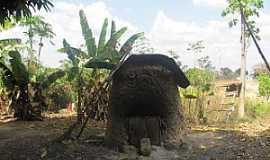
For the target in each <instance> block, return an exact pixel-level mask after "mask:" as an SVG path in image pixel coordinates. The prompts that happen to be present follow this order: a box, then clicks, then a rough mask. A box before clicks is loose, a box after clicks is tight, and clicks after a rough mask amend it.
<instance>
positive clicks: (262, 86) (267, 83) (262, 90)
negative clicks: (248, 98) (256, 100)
mask: <svg viewBox="0 0 270 160" xmlns="http://www.w3.org/2000/svg"><path fill="white" fill-rule="evenodd" d="M257 79H258V81H259V94H260V96H263V97H265V98H266V100H267V101H269V98H270V76H269V75H268V74H260V75H259V76H257Z"/></svg>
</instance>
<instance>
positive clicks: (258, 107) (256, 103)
mask: <svg viewBox="0 0 270 160" xmlns="http://www.w3.org/2000/svg"><path fill="white" fill-rule="evenodd" d="M246 115H247V116H248V117H251V118H257V117H263V116H266V115H270V102H267V101H264V100H260V99H255V100H254V99H252V100H251V99H249V100H247V101H246Z"/></svg>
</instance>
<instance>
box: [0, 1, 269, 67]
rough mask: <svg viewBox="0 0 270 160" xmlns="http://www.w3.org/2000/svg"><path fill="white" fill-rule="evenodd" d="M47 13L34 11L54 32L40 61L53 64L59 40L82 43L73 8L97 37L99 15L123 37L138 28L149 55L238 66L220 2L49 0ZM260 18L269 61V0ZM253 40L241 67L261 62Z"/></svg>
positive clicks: (11, 34) (16, 32)
mask: <svg viewBox="0 0 270 160" xmlns="http://www.w3.org/2000/svg"><path fill="white" fill-rule="evenodd" d="M52 2H53V4H54V8H53V9H52V11H51V12H48V13H47V12H45V11H39V12H37V13H35V14H37V15H41V16H43V17H44V18H45V20H46V21H47V22H49V23H50V24H52V26H53V31H54V32H55V33H56V36H55V38H54V39H52V41H53V42H54V44H55V45H52V44H50V43H49V42H48V41H47V42H46V44H45V45H44V50H43V52H42V55H41V60H42V63H43V64H45V65H47V66H51V67H57V66H59V65H60V62H61V60H63V59H65V58H66V56H65V54H62V53H58V52H57V49H58V48H61V47H62V41H63V39H64V38H65V39H66V40H67V41H68V42H69V43H70V44H71V45H72V46H74V47H79V46H81V45H82V44H83V43H84V40H83V37H82V34H81V28H80V22H79V10H80V9H83V10H84V11H85V13H86V17H87V19H88V22H89V25H90V27H91V28H93V32H94V35H95V36H96V37H98V34H99V32H100V28H101V26H102V23H103V20H104V18H106V17H107V18H108V19H109V20H112V19H113V20H115V21H116V25H117V26H118V28H120V27H123V26H127V27H128V33H127V34H126V36H125V38H126V37H128V36H130V35H132V34H134V33H137V32H144V33H145V36H146V38H147V39H148V40H149V43H150V45H151V46H152V47H153V48H154V49H155V53H161V54H168V51H169V50H173V51H175V53H176V54H177V55H179V57H180V58H179V59H180V61H181V62H182V63H183V64H186V65H189V66H193V65H195V61H196V59H197V58H198V57H202V56H206V55H208V56H209V57H210V60H211V61H212V63H213V65H214V66H215V67H216V68H217V69H218V68H220V67H230V68H232V69H237V68H239V67H240V49H241V46H240V28H239V26H236V27H234V28H229V26H228V21H229V18H223V17H221V12H222V10H223V9H224V8H225V7H226V0H170V1H166V0H147V1H145V0H136V1H127V0H53V1H52ZM264 6H265V7H264V9H263V10H262V11H261V13H260V14H261V16H260V18H259V19H256V20H257V22H258V26H259V27H260V29H261V32H260V36H261V39H262V40H261V41H260V42H259V43H260V44H261V47H262V50H263V51H264V53H265V55H266V57H267V58H268V59H269V60H270V53H269V51H270V2H269V1H266V0H265V5H264ZM22 32H23V28H21V27H15V28H13V29H11V30H8V31H4V32H1V33H0V39H2V38H15V37H16V38H23V39H25V36H24V34H23V33H22ZM199 40H203V44H204V46H205V47H206V48H205V50H204V51H203V52H202V53H200V54H199V55H194V54H191V53H189V52H188V51H187V50H186V49H187V47H188V44H189V43H193V42H196V41H199ZM262 62H263V61H262V60H261V57H260V56H259V54H258V52H257V50H256V48H255V47H254V44H253V43H252V42H251V44H250V47H249V49H248V57H247V67H248V69H249V70H251V69H252V67H253V66H254V65H255V64H258V63H262Z"/></svg>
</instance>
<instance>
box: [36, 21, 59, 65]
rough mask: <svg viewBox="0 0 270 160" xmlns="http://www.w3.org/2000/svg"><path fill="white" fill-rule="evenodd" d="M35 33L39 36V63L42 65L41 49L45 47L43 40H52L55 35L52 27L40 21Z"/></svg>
mask: <svg viewBox="0 0 270 160" xmlns="http://www.w3.org/2000/svg"><path fill="white" fill-rule="evenodd" d="M33 30H34V33H35V34H37V35H38V36H39V44H38V45H39V49H38V61H39V63H40V55H41V49H42V47H43V45H44V44H43V39H44V38H47V39H52V38H53V37H54V36H55V33H54V32H53V31H52V25H51V24H49V23H46V22H44V21H39V22H38V23H37V24H36V26H34V28H33Z"/></svg>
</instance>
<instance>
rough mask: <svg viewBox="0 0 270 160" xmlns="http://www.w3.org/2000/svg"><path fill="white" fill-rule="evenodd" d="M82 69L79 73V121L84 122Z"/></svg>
mask: <svg viewBox="0 0 270 160" xmlns="http://www.w3.org/2000/svg"><path fill="white" fill-rule="evenodd" d="M81 75H82V71H80V73H79V77H78V97H77V98H78V105H77V121H78V122H79V123H81V124H82V119H83V114H82V106H81V105H82V95H81V94H82V85H81V81H82V77H81Z"/></svg>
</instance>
